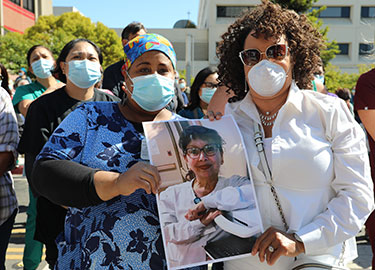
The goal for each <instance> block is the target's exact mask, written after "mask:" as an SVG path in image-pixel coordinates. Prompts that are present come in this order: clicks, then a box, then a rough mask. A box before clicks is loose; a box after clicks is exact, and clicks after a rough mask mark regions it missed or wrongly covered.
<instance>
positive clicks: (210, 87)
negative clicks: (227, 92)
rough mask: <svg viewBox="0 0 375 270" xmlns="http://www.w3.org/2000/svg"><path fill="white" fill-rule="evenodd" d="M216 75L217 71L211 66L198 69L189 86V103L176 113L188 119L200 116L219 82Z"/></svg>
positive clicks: (202, 114)
mask: <svg viewBox="0 0 375 270" xmlns="http://www.w3.org/2000/svg"><path fill="white" fill-rule="evenodd" d="M217 77H218V75H217V71H216V70H215V69H213V68H211V67H207V68H204V69H202V70H201V71H199V72H198V74H197V76H196V77H195V79H194V82H193V84H192V86H191V87H190V103H189V105H188V106H187V107H186V108H185V109H182V110H181V111H179V112H178V114H179V115H181V116H182V117H185V118H189V119H199V118H202V117H203V116H204V115H205V114H206V110H207V106H208V104H209V103H210V100H211V98H212V96H213V95H214V93H215V91H216V89H217V86H218V83H219V82H218V80H217Z"/></svg>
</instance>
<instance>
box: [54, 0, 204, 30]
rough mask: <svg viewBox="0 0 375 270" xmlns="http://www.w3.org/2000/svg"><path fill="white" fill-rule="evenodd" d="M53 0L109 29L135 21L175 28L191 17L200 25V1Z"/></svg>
mask: <svg viewBox="0 0 375 270" xmlns="http://www.w3.org/2000/svg"><path fill="white" fill-rule="evenodd" d="M52 1H53V6H74V7H76V8H77V9H78V10H79V11H80V12H81V13H82V14H83V15H84V16H86V17H89V18H90V19H91V20H92V21H93V22H98V21H100V22H102V23H103V24H104V25H106V26H107V27H109V28H124V27H125V26H126V25H128V24H129V23H131V22H133V21H139V22H142V23H143V24H144V26H145V27H146V28H173V25H174V24H175V22H177V21H178V20H181V19H188V18H189V19H190V20H191V21H193V22H194V23H195V24H197V23H198V8H199V0H159V1H155V0H52ZM188 13H190V14H189V15H188Z"/></svg>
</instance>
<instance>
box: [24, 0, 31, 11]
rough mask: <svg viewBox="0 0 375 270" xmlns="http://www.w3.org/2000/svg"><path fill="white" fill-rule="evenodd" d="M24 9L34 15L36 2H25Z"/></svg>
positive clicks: (29, 0) (27, 0)
mask: <svg viewBox="0 0 375 270" xmlns="http://www.w3.org/2000/svg"><path fill="white" fill-rule="evenodd" d="M23 8H24V9H27V10H28V11H31V12H32V13H34V0H23Z"/></svg>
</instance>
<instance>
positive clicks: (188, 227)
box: [159, 126, 250, 269]
mask: <svg viewBox="0 0 375 270" xmlns="http://www.w3.org/2000/svg"><path fill="white" fill-rule="evenodd" d="M223 143H224V141H223V139H222V138H221V136H220V135H219V134H218V132H217V131H216V130H213V129H210V128H206V127H203V126H190V127H188V128H186V129H184V130H183V132H182V133H181V135H180V139H179V143H178V144H179V147H180V149H181V151H182V152H183V158H184V160H185V162H186V163H187V165H188V167H189V173H188V176H187V179H188V180H190V181H187V182H184V183H182V184H177V185H174V186H170V187H168V188H167V189H166V190H165V191H163V192H161V193H160V206H159V209H160V214H161V217H160V219H161V223H162V225H163V230H164V236H165V241H166V242H167V245H166V246H167V255H168V259H169V262H170V266H172V267H176V266H182V265H188V264H193V263H199V262H205V261H206V253H205V250H204V248H203V246H204V245H205V244H206V243H207V242H208V241H209V240H214V239H218V238H220V237H222V236H223V235H225V234H226V233H225V232H224V231H223V230H221V229H220V228H218V227H217V226H216V225H215V223H214V222H213V220H214V219H215V218H216V217H217V216H218V215H220V214H221V212H220V211H219V210H217V209H210V210H208V211H206V212H205V213H204V214H203V213H202V214H201V216H200V217H199V219H197V220H194V221H189V220H188V219H187V218H185V215H186V213H187V212H188V211H189V209H190V208H192V207H193V206H194V205H195V204H198V203H199V202H200V201H201V200H202V198H203V197H205V196H206V195H208V194H210V193H215V192H217V191H219V190H221V189H224V188H226V187H230V186H233V187H236V186H243V185H249V184H250V180H249V179H248V178H247V177H241V176H238V175H233V176H231V177H230V178H224V177H221V176H219V173H220V167H221V165H223V164H224V158H223ZM203 267H206V266H203ZM202 269H204V268H202Z"/></svg>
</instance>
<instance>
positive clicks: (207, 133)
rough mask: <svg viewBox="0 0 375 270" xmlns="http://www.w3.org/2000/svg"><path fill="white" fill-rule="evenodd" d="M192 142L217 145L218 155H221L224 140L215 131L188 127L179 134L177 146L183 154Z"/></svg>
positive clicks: (201, 127)
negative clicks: (199, 141)
mask: <svg viewBox="0 0 375 270" xmlns="http://www.w3.org/2000/svg"><path fill="white" fill-rule="evenodd" d="M192 140H202V141H206V142H210V143H214V144H217V145H219V146H220V147H219V148H220V153H223V144H224V140H223V139H222V138H221V137H220V135H219V133H217V131H216V130H214V129H211V128H206V127H203V126H189V127H188V128H185V129H184V130H183V131H182V133H181V134H180V139H179V140H178V146H179V147H180V148H181V150H182V151H183V152H185V151H186V147H187V146H188V144H189V143H190V142H191V141H192Z"/></svg>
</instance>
